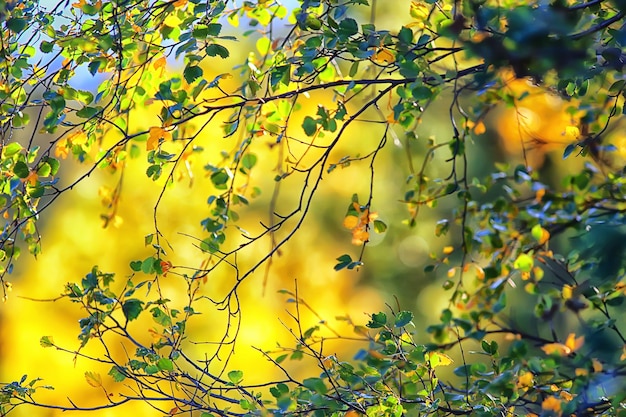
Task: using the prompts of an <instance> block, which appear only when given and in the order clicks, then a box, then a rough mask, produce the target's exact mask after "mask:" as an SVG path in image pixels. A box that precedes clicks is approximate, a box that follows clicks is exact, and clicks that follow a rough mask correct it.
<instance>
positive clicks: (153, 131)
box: [146, 127, 172, 151]
mask: <svg viewBox="0 0 626 417" xmlns="http://www.w3.org/2000/svg"><path fill="white" fill-rule="evenodd" d="M161 139H163V141H164V142H165V141H168V140H171V139H172V133H171V132H169V131H168V130H165V129H163V128H162V127H151V128H150V131H149V132H148V142H146V149H147V150H149V151H153V150H155V149H156V148H157V147H158V146H159V143H160V142H161Z"/></svg>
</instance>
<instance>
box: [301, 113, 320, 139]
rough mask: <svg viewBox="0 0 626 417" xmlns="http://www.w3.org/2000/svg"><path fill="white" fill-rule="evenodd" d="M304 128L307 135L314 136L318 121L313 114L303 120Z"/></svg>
mask: <svg viewBox="0 0 626 417" xmlns="http://www.w3.org/2000/svg"><path fill="white" fill-rule="evenodd" d="M302 129H304V133H305V134H306V135H307V136H313V135H314V134H315V132H316V131H317V122H316V121H315V119H313V118H312V117H311V116H306V117H305V118H304V122H302Z"/></svg>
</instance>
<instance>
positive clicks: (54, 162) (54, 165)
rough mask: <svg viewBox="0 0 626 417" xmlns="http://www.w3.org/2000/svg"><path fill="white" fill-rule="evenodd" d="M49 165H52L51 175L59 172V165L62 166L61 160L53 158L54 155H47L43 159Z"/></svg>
mask: <svg viewBox="0 0 626 417" xmlns="http://www.w3.org/2000/svg"><path fill="white" fill-rule="evenodd" d="M43 160H44V161H45V162H46V163H47V164H48V165H50V175H52V176H54V175H56V174H57V172H59V167H60V166H61V163H60V162H59V160H58V159H55V158H52V157H46V158H44V159H43Z"/></svg>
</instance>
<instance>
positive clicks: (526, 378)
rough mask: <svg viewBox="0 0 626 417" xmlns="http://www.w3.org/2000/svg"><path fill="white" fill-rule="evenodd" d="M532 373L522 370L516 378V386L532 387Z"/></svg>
mask: <svg viewBox="0 0 626 417" xmlns="http://www.w3.org/2000/svg"><path fill="white" fill-rule="evenodd" d="M533 379H534V375H533V373H532V372H524V373H522V374H521V375H520V376H519V377H518V378H517V386H518V387H524V388H528V387H532V386H533Z"/></svg>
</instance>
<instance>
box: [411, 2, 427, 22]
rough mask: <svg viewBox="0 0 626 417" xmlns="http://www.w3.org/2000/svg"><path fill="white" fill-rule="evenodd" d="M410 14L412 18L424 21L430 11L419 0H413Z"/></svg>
mask: <svg viewBox="0 0 626 417" xmlns="http://www.w3.org/2000/svg"><path fill="white" fill-rule="evenodd" d="M410 14H411V17H412V18H413V19H415V20H418V21H424V20H426V19H427V18H428V15H429V14H430V11H429V10H428V7H427V6H426V5H425V4H424V3H422V2H421V1H416V0H413V1H412V2H411V10H410Z"/></svg>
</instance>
